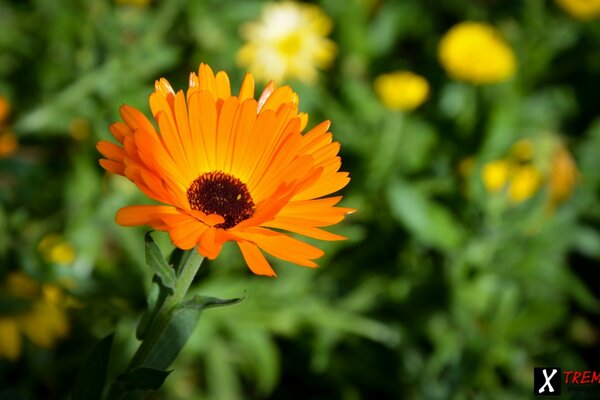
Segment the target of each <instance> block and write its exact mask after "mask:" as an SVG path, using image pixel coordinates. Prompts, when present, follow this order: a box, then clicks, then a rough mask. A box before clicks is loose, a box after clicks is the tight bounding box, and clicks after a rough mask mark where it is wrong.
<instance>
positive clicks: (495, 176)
mask: <svg viewBox="0 0 600 400" xmlns="http://www.w3.org/2000/svg"><path fill="white" fill-rule="evenodd" d="M509 170H510V164H509V163H508V162H507V161H506V160H494V161H490V162H488V163H486V164H485V165H484V166H483V169H482V172H481V175H482V178H483V184H484V185H485V188H486V189H487V190H488V192H491V193H495V192H498V191H500V190H501V189H502V188H504V186H505V185H506V182H507V180H508V173H509Z"/></svg>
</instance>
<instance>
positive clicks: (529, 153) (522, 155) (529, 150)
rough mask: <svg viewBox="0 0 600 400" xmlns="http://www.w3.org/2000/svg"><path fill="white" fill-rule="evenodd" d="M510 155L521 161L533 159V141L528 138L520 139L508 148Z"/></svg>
mask: <svg viewBox="0 0 600 400" xmlns="http://www.w3.org/2000/svg"><path fill="white" fill-rule="evenodd" d="M510 155H511V156H513V157H514V158H515V159H517V160H518V161H521V162H525V161H531V160H532V159H533V142H532V141H531V140H530V139H521V140H519V141H518V142H517V143H515V144H513V145H512V147H511V148H510Z"/></svg>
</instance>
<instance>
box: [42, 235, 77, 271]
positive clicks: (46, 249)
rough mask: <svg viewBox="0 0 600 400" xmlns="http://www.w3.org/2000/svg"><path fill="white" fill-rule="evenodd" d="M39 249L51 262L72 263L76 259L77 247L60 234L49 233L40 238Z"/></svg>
mask: <svg viewBox="0 0 600 400" xmlns="http://www.w3.org/2000/svg"><path fill="white" fill-rule="evenodd" d="M38 250H39V251H40V253H41V254H42V256H43V257H44V259H45V260H46V261H47V262H49V263H56V264H71V263H72V262H73V261H74V260H75V249H74V248H73V246H71V244H70V243H69V242H67V241H66V240H64V239H63V238H62V237H61V236H60V235H57V234H55V233H49V234H47V235H46V236H44V237H43V238H42V240H40V243H39V244H38Z"/></svg>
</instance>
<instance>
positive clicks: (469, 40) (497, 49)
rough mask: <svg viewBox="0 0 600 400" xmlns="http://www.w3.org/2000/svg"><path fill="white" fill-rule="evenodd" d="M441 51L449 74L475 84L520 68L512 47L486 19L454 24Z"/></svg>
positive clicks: (509, 74)
mask: <svg viewBox="0 0 600 400" xmlns="http://www.w3.org/2000/svg"><path fill="white" fill-rule="evenodd" d="M438 55H439V58H440V62H441V63H442V66H443V67H444V69H445V70H446V72H447V73H448V75H450V76H451V77H452V78H454V79H458V80H462V81H467V82H470V83H474V84H486V83H495V82H500V81H503V80H506V79H508V78H510V77H511V76H512V75H513V74H514V72H515V69H516V60H515V55H514V53H513V50H512V49H511V47H510V46H509V45H508V44H507V43H506V42H505V41H504V39H502V37H500V34H499V33H498V31H497V30H496V29H495V28H494V27H492V26H491V25H489V24H485V23H479V22H462V23H460V24H458V25H455V26H454V27H452V28H451V29H450V30H449V31H448V32H447V33H446V34H445V35H444V37H442V40H441V41H440V43H439V48H438Z"/></svg>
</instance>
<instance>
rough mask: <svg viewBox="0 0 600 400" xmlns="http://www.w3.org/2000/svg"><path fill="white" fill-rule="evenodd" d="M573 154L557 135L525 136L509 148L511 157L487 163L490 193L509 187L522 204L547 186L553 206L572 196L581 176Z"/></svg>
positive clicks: (483, 174)
mask: <svg viewBox="0 0 600 400" xmlns="http://www.w3.org/2000/svg"><path fill="white" fill-rule="evenodd" d="M578 175H579V174H578V171H577V165H576V164H575V161H574V160H573V157H572V156H571V154H570V153H569V151H568V150H567V149H566V147H565V146H564V145H563V144H562V142H561V141H560V140H559V139H558V138H557V137H555V136H550V137H545V138H541V139H539V140H537V141H533V140H531V139H522V140H519V141H518V142H517V143H515V144H514V145H513V146H512V147H511V148H510V150H509V152H508V156H507V157H505V158H502V159H499V160H494V161H490V162H488V163H486V164H485V165H484V166H483V168H482V170H481V178H482V181H483V184H484V186H485V188H486V190H487V191H488V192H489V193H497V192H499V191H500V190H502V189H506V196H507V199H508V200H509V202H511V203H513V204H517V203H521V202H523V201H525V200H527V199H529V198H531V197H533V195H535V194H536V193H537V192H538V191H539V190H540V189H541V188H543V187H545V188H547V193H548V201H547V204H548V206H549V207H550V209H551V210H552V209H554V208H555V207H556V206H557V205H558V204H560V203H562V202H564V201H565V200H566V199H568V198H569V196H570V195H571V193H572V192H573V190H574V188H575V184H576V183H577V177H578Z"/></svg>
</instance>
